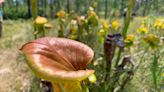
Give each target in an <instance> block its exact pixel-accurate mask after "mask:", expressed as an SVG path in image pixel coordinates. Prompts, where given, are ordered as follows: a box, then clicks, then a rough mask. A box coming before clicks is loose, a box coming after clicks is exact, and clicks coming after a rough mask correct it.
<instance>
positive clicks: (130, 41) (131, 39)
mask: <svg viewBox="0 0 164 92" xmlns="http://www.w3.org/2000/svg"><path fill="white" fill-rule="evenodd" d="M134 39H135V37H134V35H133V34H129V35H127V36H126V38H125V40H124V42H125V44H126V45H127V46H131V45H133V42H134Z"/></svg>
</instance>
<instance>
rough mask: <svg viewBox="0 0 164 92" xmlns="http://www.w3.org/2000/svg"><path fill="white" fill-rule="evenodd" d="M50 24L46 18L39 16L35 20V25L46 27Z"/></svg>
mask: <svg viewBox="0 0 164 92" xmlns="http://www.w3.org/2000/svg"><path fill="white" fill-rule="evenodd" d="M47 22H48V20H47V19H46V18H45V17H41V16H38V17H37V18H36V19H35V20H34V23H35V24H38V25H44V24H46V23H47Z"/></svg>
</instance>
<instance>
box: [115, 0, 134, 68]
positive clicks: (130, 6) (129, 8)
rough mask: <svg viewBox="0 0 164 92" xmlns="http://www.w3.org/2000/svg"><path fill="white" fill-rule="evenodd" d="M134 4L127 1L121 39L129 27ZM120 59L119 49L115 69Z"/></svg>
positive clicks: (131, 1)
mask: <svg viewBox="0 0 164 92" xmlns="http://www.w3.org/2000/svg"><path fill="white" fill-rule="evenodd" d="M134 4H135V0H129V2H128V10H127V14H126V15H127V16H126V18H125V20H124V24H125V25H124V27H123V31H122V35H123V37H125V36H126V33H127V31H128V27H129V24H130V19H131V13H132V9H133V6H134ZM120 57H121V49H119V51H118V54H117V59H116V63H115V67H117V65H118V63H119V60H120Z"/></svg>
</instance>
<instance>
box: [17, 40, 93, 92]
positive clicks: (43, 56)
mask: <svg viewBox="0 0 164 92" xmlns="http://www.w3.org/2000/svg"><path fill="white" fill-rule="evenodd" d="M20 50H21V51H22V52H23V53H24V55H25V58H26V60H27V64H28V65H29V67H30V68H31V69H32V71H33V72H34V73H35V74H36V75H37V76H38V77H40V78H43V79H45V80H48V81H50V82H51V83H52V85H53V89H54V92H83V88H82V85H84V84H85V82H86V80H87V78H88V77H89V76H90V75H91V76H92V75H93V73H94V70H88V69H87V65H88V64H89V63H90V62H91V61H92V59H93V56H94V52H93V50H92V49H91V48H90V47H88V46H87V45H85V44H83V43H80V42H77V41H74V40H70V39H66V38H56V37H45V38H40V39H36V40H34V41H31V42H28V43H26V44H25V45H23V46H22V48H21V49H20Z"/></svg>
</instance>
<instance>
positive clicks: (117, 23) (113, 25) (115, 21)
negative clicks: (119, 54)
mask: <svg viewBox="0 0 164 92" xmlns="http://www.w3.org/2000/svg"><path fill="white" fill-rule="evenodd" d="M119 25H120V24H119V22H118V20H114V21H112V25H111V27H112V28H113V29H114V30H115V31H116V30H118V28H119Z"/></svg>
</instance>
